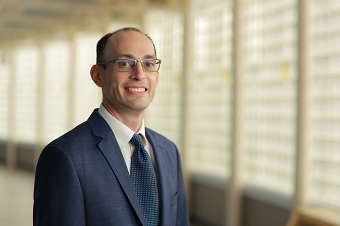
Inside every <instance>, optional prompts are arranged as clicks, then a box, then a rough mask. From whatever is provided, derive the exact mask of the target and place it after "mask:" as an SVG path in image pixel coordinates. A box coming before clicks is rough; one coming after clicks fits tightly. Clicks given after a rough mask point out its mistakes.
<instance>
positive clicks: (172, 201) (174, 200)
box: [170, 192, 177, 208]
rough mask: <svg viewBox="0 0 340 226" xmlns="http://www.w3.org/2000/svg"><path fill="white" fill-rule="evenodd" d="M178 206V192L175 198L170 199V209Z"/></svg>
mask: <svg viewBox="0 0 340 226" xmlns="http://www.w3.org/2000/svg"><path fill="white" fill-rule="evenodd" d="M176 204H177V192H176V194H175V195H174V196H172V197H170V208H172V207H173V206H175V205H176Z"/></svg>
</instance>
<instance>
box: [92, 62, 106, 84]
mask: <svg viewBox="0 0 340 226" xmlns="http://www.w3.org/2000/svg"><path fill="white" fill-rule="evenodd" d="M101 69H102V68H100V66H99V65H96V64H95V65H93V66H92V67H91V70H90V74H91V78H92V80H93V82H94V83H95V84H96V85H97V86H98V87H103V86H104V81H103V74H102V72H101V71H102V70H101Z"/></svg>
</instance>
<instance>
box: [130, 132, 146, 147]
mask: <svg viewBox="0 0 340 226" xmlns="http://www.w3.org/2000/svg"><path fill="white" fill-rule="evenodd" d="M130 142H131V144H133V146H135V148H137V149H140V148H144V144H143V141H142V138H141V136H140V135H139V134H134V135H133V137H132V138H131V140H130Z"/></svg>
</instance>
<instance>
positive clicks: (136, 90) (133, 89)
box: [129, 88, 145, 92]
mask: <svg viewBox="0 0 340 226" xmlns="http://www.w3.org/2000/svg"><path fill="white" fill-rule="evenodd" d="M129 91H132V92H144V91H145V88H129Z"/></svg>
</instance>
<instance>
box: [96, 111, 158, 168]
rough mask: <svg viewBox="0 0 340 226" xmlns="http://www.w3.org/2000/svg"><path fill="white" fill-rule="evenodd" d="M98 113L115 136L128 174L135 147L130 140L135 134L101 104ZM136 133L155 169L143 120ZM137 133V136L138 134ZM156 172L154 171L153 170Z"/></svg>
mask: <svg viewBox="0 0 340 226" xmlns="http://www.w3.org/2000/svg"><path fill="white" fill-rule="evenodd" d="M98 113H99V114H100V115H101V116H102V117H103V118H104V119H105V121H106V122H107V123H108V124H109V126H110V127H111V129H112V132H113V133H114V135H115V136H116V139H117V142H118V145H119V147H120V150H121V152H122V154H123V157H124V160H125V163H126V167H127V169H128V171H129V173H130V168H131V158H132V154H133V151H134V149H135V147H134V146H133V145H132V144H131V143H130V140H131V138H132V137H133V135H134V134H135V133H134V132H133V131H132V130H131V129H130V128H129V127H127V126H126V125H125V124H123V123H122V122H121V121H119V120H118V119H116V118H115V117H113V116H112V115H111V114H110V113H109V112H108V111H107V110H106V109H105V107H104V106H103V104H101V105H100V107H99V109H98ZM138 133H140V134H141V135H142V136H141V137H142V141H143V144H144V147H145V150H146V151H147V152H148V154H149V156H150V158H151V162H152V165H153V167H154V169H155V158H154V154H153V150H152V146H151V144H150V143H149V141H148V140H147V139H146V136H145V127H144V120H143V122H142V126H141V127H140V129H139V131H138ZM138 133H137V134H138ZM155 171H156V170H155Z"/></svg>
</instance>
